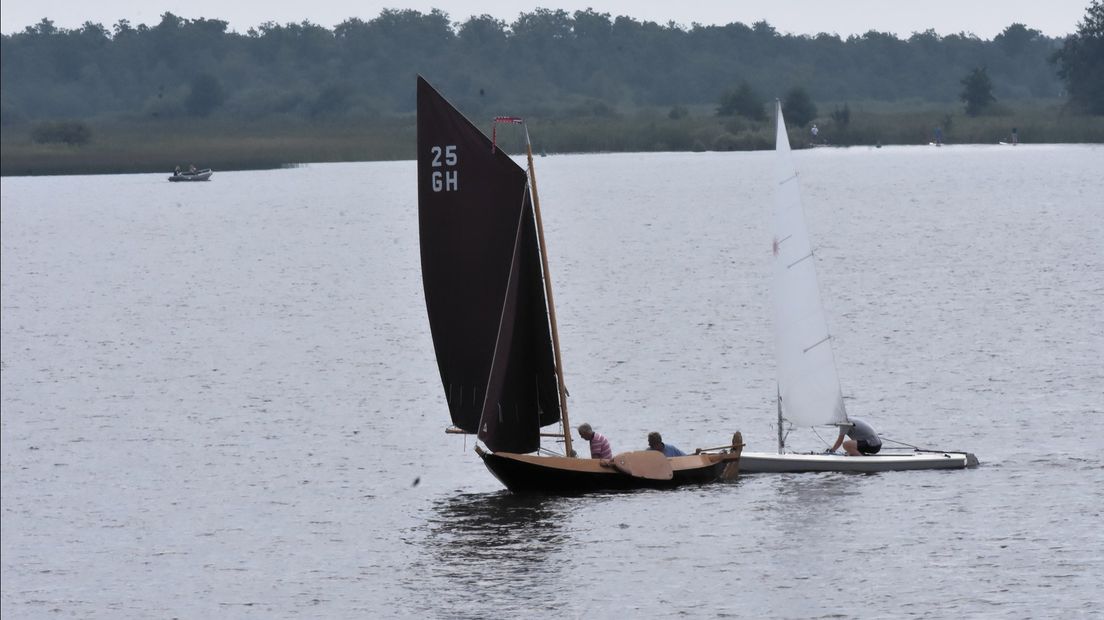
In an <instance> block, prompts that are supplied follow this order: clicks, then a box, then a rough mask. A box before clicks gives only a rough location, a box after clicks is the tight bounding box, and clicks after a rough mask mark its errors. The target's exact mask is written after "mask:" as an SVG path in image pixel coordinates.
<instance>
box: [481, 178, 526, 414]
mask: <svg viewBox="0 0 1104 620" xmlns="http://www.w3.org/2000/svg"><path fill="white" fill-rule="evenodd" d="M527 191H529V184H528V183H526V184H525V188H524V189H523V190H522V192H521V209H519V210H518V224H517V232H516V233H514V253H513V254H512V255H511V257H510V273H509V275H507V276H506V291H505V294H504V295H503V296H502V311H501V312H499V314H498V333H497V334H495V346H494V353H493V354H492V355H491V368H490V370H488V371H487V392H486V393H485V394H484V395H483V407H482V409H480V411H479V427H478V431H477V432H480V433H481V432H483V418H484V416H486V414H487V398H488V397H489V396H490V395H491V376H492V375H494V369H495V360H496V359H498V345H499V340H500V339H501V338H502V321H503V320H504V319H505V318H506V303H507V302H508V301H509V299H510V283H511V282H513V280H514V266H515V265H516V264H517V255H518V247H519V246H520V245H521V223H522V218H523V217H524V216H525V193H526V192H527Z"/></svg>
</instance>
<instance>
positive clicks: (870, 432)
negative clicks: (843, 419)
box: [847, 418, 882, 446]
mask: <svg viewBox="0 0 1104 620" xmlns="http://www.w3.org/2000/svg"><path fill="white" fill-rule="evenodd" d="M848 421H849V422H851V428H849V429H847V436H848V437H850V438H851V439H854V440H855V441H865V442H866V443H868V444H870V445H872V446H880V445H882V440H881V439H879V438H878V433H876V432H874V427H872V426H870V425H869V424H867V423H866V422H863V421H862V420H860V419H858V418H848Z"/></svg>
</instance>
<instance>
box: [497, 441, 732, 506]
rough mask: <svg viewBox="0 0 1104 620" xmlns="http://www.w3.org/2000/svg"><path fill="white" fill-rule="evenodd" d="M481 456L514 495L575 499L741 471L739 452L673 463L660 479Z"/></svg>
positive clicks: (577, 462) (548, 460)
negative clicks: (543, 494) (667, 476)
mask: <svg viewBox="0 0 1104 620" xmlns="http://www.w3.org/2000/svg"><path fill="white" fill-rule="evenodd" d="M477 452H478V453H479V456H480V457H482V458H483V463H484V464H485V465H486V466H487V469H489V470H490V471H491V473H492V474H494V477H495V478H498V480H499V481H500V482H501V483H502V484H504V485H506V488H507V489H509V490H510V491H512V492H514V493H548V494H555V495H574V494H578V493H591V492H595V491H631V490H635V489H671V488H675V487H679V486H683V485H688V484H707V483H710V482H718V481H725V480H734V479H735V478H736V476H737V474H738V472H739V467H740V453H739V451H735V452H727V453H721V454H700V455H691V456H677V457H672V458H669V459H667V461H668V462H669V463H670V465H671V471H672V474H673V475H672V476H671V478H670V479H665V480H657V479H654V478H645V477H638V476H633V475H630V474H627V473H623V472H621V471H619V470H618V469H617V468H615V467H612V466H608V465H607V466H603V465H602V463H601V461H599V460H598V459H581V458H567V457H562V456H534V455H531V454H513V453H510V452H485V451H483V450H477ZM615 458H616V457H615Z"/></svg>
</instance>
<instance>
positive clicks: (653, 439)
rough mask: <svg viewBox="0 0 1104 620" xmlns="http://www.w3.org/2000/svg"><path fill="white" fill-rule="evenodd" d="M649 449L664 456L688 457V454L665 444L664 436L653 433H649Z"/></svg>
mask: <svg viewBox="0 0 1104 620" xmlns="http://www.w3.org/2000/svg"><path fill="white" fill-rule="evenodd" d="M648 449H649V450H656V451H658V452H662V453H663V456H686V453H685V452H683V451H682V450H679V449H678V448H676V447H674V446H672V445H671V444H669V443H663V436H662V435H660V434H659V433H657V432H655V431H652V432H650V433H648Z"/></svg>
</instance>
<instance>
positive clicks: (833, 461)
mask: <svg viewBox="0 0 1104 620" xmlns="http://www.w3.org/2000/svg"><path fill="white" fill-rule="evenodd" d="M977 464H978V461H977V457H975V456H974V455H973V454H971V453H969V452H905V453H902V454H884V455H883V454H875V455H870V456H843V455H836V454H776V453H773V452H745V453H743V455H742V456H741V459H740V470H741V471H742V472H743V473H745V474H762V473H802V472H818V471H819V472H829V471H838V472H857V473H871V472H879V471H909V470H920V469H966V468H967V467H977Z"/></svg>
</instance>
